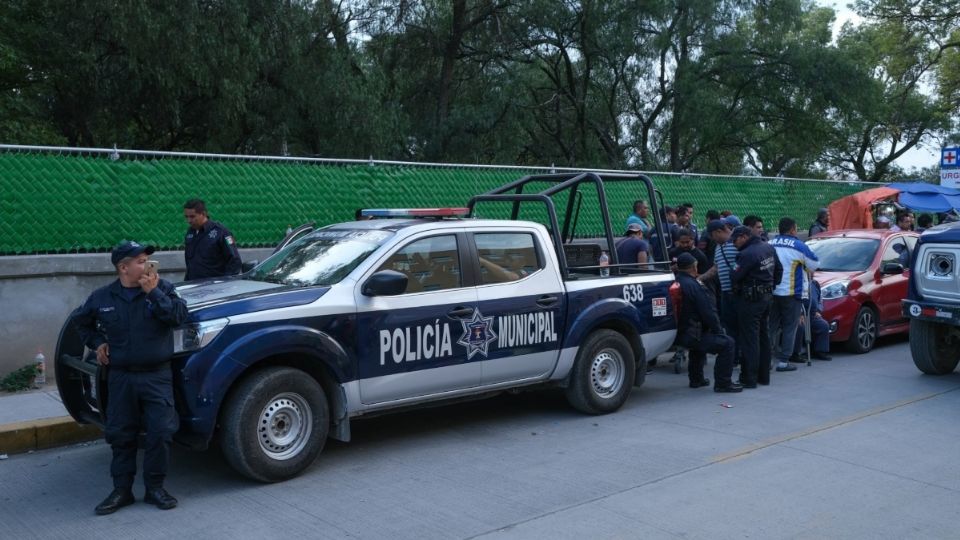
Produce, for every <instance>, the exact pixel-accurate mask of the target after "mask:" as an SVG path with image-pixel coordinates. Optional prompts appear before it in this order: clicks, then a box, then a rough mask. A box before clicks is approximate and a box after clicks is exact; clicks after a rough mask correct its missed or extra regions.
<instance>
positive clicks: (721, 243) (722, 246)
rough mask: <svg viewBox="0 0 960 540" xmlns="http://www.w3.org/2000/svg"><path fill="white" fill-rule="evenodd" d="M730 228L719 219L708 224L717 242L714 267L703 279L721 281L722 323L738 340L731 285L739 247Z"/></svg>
mask: <svg viewBox="0 0 960 540" xmlns="http://www.w3.org/2000/svg"><path fill="white" fill-rule="evenodd" d="M730 230H731V229H730V228H729V227H727V226H726V225H724V223H723V222H722V221H720V220H719V219H715V220H713V221H711V222H710V223H708V224H707V230H706V233H707V236H709V237H710V239H712V240H713V241H714V242H716V244H717V247H716V248H714V252H713V267H712V268H710V270H709V271H708V272H706V273H705V274H704V275H703V276H702V277H701V280H702V281H707V280H709V279H711V278H713V276H714V275H716V276H717V277H718V278H719V280H720V322H721V323H723V327H724V329H725V330H726V331H727V335H728V336H730V337H732V338H733V339H737V310H736V305H735V302H736V296H734V294H733V285H732V284H731V283H730V272H733V269H734V267H735V266H736V264H737V253H738V251H737V247H736V246H734V245H733V242H731V241H730ZM738 356H739V355H738Z"/></svg>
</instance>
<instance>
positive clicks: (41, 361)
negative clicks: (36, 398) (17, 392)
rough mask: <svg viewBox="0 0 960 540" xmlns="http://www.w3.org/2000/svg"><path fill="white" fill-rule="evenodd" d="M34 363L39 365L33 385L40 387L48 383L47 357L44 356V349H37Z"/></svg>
mask: <svg viewBox="0 0 960 540" xmlns="http://www.w3.org/2000/svg"><path fill="white" fill-rule="evenodd" d="M33 363H34V365H36V367H37V375H36V377H34V379H33V386H34V387H36V388H40V387H41V386H43V385H45V384H47V358H46V357H45V356H43V351H37V355H36V356H34V357H33Z"/></svg>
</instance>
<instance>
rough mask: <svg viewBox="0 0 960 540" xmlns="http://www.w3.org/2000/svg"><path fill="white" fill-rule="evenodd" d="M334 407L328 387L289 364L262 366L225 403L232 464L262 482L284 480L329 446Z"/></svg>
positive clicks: (225, 444)
mask: <svg viewBox="0 0 960 540" xmlns="http://www.w3.org/2000/svg"><path fill="white" fill-rule="evenodd" d="M329 425H330V412H329V407H328V405H327V397H326V395H325V394H324V392H323V388H322V387H321V386H320V384H319V383H317V381H316V380H314V379H313V377H311V376H309V375H307V374H306V373H304V372H302V371H300V370H297V369H293V368H286V367H271V368H267V369H263V370H260V371H256V372H254V373H252V374H251V375H249V376H248V377H247V378H245V379H244V380H243V381H241V382H240V384H239V385H238V386H237V387H236V388H234V389H233V390H232V391H231V393H230V396H229V398H228V399H227V403H226V404H225V405H224V410H223V415H222V416H221V422H220V444H221V448H222V450H223V455H224V457H225V458H226V459H227V462H228V463H229V464H230V466H231V467H233V468H234V469H236V471H237V472H239V473H240V474H242V475H244V476H246V477H248V478H251V479H253V480H259V481H260V482H280V481H283V480H287V479H289V478H292V477H294V476H296V475H298V474H300V473H301V472H303V470H304V469H306V468H307V467H309V466H310V464H311V463H313V461H314V460H315V459H316V458H317V455H318V454H319V453H320V451H321V450H322V449H323V445H324V443H325V442H326V440H327V432H328V430H329Z"/></svg>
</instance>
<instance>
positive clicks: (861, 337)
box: [847, 306, 880, 354]
mask: <svg viewBox="0 0 960 540" xmlns="http://www.w3.org/2000/svg"><path fill="white" fill-rule="evenodd" d="M879 333H880V327H879V325H878V321H877V312H876V310H874V309H873V308H871V307H869V306H862V307H861V308H860V311H858V312H857V317H856V318H855V319H854V320H853V329H851V330H850V339H848V340H847V349H849V350H850V352H852V353H856V354H864V353H868V352H870V351H871V350H872V349H873V346H874V345H876V344H877V336H878V335H879Z"/></svg>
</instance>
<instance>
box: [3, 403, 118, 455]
mask: <svg viewBox="0 0 960 540" xmlns="http://www.w3.org/2000/svg"><path fill="white" fill-rule="evenodd" d="M101 436H102V433H101V431H100V429H99V428H98V427H96V426H91V425H81V424H78V423H77V422H76V421H75V420H74V419H73V418H71V417H70V415H69V414H68V413H67V410H66V408H64V406H63V403H62V402H61V401H60V394H59V393H58V392H57V387H56V386H46V387H44V388H43V389H41V390H31V391H28V392H18V393H15V394H8V393H4V394H0V455H4V454H19V453H22V452H28V451H30V450H40V449H43V448H53V447H55V446H63V445H66V444H72V443H77V442H84V441H90V440H93V439H98V438H100V437H101Z"/></svg>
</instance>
